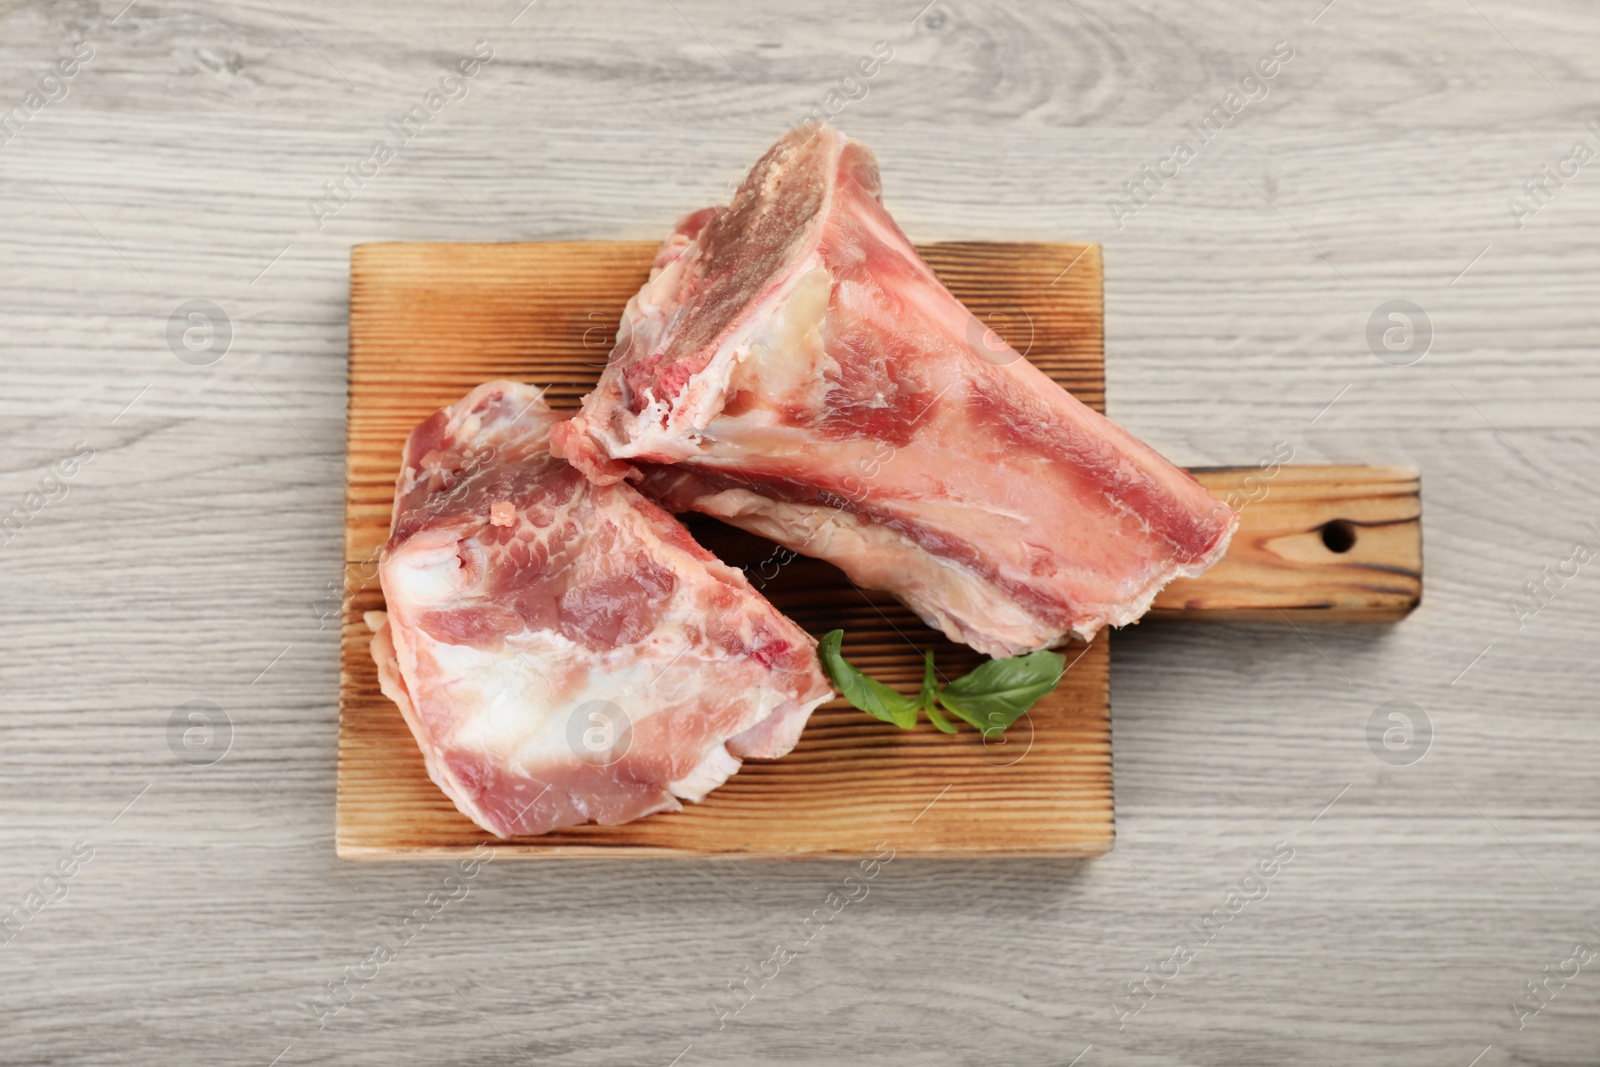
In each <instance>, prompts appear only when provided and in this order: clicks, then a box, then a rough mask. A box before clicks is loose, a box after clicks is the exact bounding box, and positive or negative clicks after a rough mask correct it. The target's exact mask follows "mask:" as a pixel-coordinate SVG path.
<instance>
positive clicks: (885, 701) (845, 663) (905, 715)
mask: <svg viewBox="0 0 1600 1067" xmlns="http://www.w3.org/2000/svg"><path fill="white" fill-rule="evenodd" d="M843 641H844V631H843V630H832V631H830V632H829V633H827V634H824V635H823V638H822V640H821V641H819V642H817V654H818V655H819V656H821V657H822V669H823V670H824V671H826V672H827V674H828V679H829V680H830V681H832V682H833V685H834V688H836V689H838V690H839V692H840V693H841V694H842V695H843V696H844V698H845V699H846V700H848V701H849V702H850V704H851V706H852V707H855V708H859V709H860V710H862V711H864V712H866V713H867V714H868V715H871V716H872V717H873V718H874V719H882V720H883V721H884V722H892V723H894V724H895V725H896V726H898V727H900V728H901V729H902V730H909V729H911V728H912V727H914V726H916V725H917V712H918V710H919V709H920V707H921V705H920V704H919V703H918V702H917V701H916V700H913V699H912V698H910V697H908V696H905V695H903V694H901V693H897V692H895V691H894V690H893V689H890V688H889V687H888V686H886V685H884V684H883V683H882V682H880V681H878V680H877V679H875V678H868V677H867V676H866V675H865V674H862V673H861V672H860V671H859V670H857V669H856V668H855V667H854V666H853V665H852V664H851V663H850V661H849V660H847V659H845V658H844V656H842V655H840V653H839V646H840V644H841V643H842V642H843Z"/></svg>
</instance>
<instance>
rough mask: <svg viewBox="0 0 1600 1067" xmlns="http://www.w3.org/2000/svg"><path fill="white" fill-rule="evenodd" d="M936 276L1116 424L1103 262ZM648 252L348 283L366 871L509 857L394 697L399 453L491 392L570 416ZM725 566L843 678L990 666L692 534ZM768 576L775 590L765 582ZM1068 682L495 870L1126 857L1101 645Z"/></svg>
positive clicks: (985, 252)
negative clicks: (830, 654) (514, 392)
mask: <svg viewBox="0 0 1600 1067" xmlns="http://www.w3.org/2000/svg"><path fill="white" fill-rule="evenodd" d="M921 252H922V254H923V256H924V257H925V258H926V259H927V260H928V261H929V263H931V264H932V265H933V267H934V269H935V270H937V271H938V272H939V274H940V277H941V278H942V279H943V280H944V281H945V283H946V284H947V285H948V286H949V287H950V288H951V290H952V292H954V293H955V294H956V296H957V297H959V298H961V299H962V300H963V301H964V302H966V303H967V304H968V306H969V307H971V308H972V309H973V313H974V314H976V315H978V316H979V317H980V318H981V319H983V321H985V322H989V323H992V324H993V326H992V328H994V329H995V330H996V331H997V332H1000V333H1002V334H1004V335H1005V336H1006V337H1007V339H1008V340H1009V341H1010V342H1011V343H1012V344H1013V345H1014V346H1015V347H1016V348H1017V349H1018V350H1019V351H1021V352H1024V353H1025V354H1026V355H1027V358H1029V359H1031V360H1032V361H1033V362H1034V363H1035V364H1036V365H1038V366H1039V367H1040V369H1042V370H1044V371H1045V372H1046V373H1047V374H1050V375H1051V376H1052V377H1053V378H1055V379H1056V380H1057V381H1059V382H1060V383H1061V384H1063V385H1064V386H1067V387H1069V388H1072V389H1073V390H1074V392H1076V393H1078V394H1079V395H1080V396H1081V397H1083V398H1085V400H1086V402H1088V403H1091V404H1093V405H1095V406H1096V407H1103V404H1104V392H1103V369H1104V364H1103V361H1102V353H1101V344H1102V339H1101V276H1100V250H1099V248H1097V247H1095V246H1093V245H1071V244H1031V245H1026V244H1025V245H1018V244H1009V245H1007V244H979V243H966V244H960V243H954V244H936V245H927V246H923V247H922V249H921ZM654 253H655V245H653V244H649V243H606V242H568V243H550V244H500V245H447V244H384V245H364V246H362V247H359V248H357V249H356V250H355V252H354V254H353V256H352V259H351V268H350V411H349V422H348V426H349V440H348V442H347V444H346V457H347V462H348V464H349V471H350V475H349V479H348V489H347V494H348V495H347V503H346V511H345V516H346V527H345V562H346V568H347V582H348V583H349V588H350V589H351V593H352V595H351V596H350V597H349V598H348V599H347V601H346V603H345V607H344V626H343V631H344V633H343V636H344V640H343V645H342V660H341V663H342V670H341V683H340V717H339V723H340V729H339V804H338V832H337V836H336V841H337V847H338V853H339V855H340V856H342V857H345V858H349V859H378V858H389V859H393V858H408V857H409V858H416V857H419V856H433V857H438V858H452V857H454V858H459V857H461V856H464V855H466V854H468V853H470V852H471V851H472V850H473V849H475V848H477V847H478V846H480V845H482V844H492V843H494V842H495V839H494V837H493V836H492V835H489V834H487V833H485V832H484V831H483V830H481V829H479V828H478V827H476V826H474V825H473V824H472V823H471V821H470V820H468V819H467V818H466V817H465V816H463V815H462V814H460V812H458V811H457V810H456V809H455V806H454V805H453V804H451V803H450V801H449V800H448V799H447V798H446V797H445V796H444V795H443V794H442V793H441V792H440V791H439V789H438V788H437V787H436V786H435V785H434V784H433V783H432V782H431V781H430V780H429V779H428V776H427V772H426V770H425V769H424V767H423V763H422V756H421V753H420V752H419V751H418V750H417V745H416V742H415V740H414V739H413V738H412V736H411V733H410V730H409V729H408V728H407V727H406V725H405V722H404V721H403V720H402V718H401V717H400V715H399V713H398V711H397V709H396V708H395V707H394V705H393V703H392V702H391V701H390V700H389V699H388V698H387V697H385V696H384V695H383V694H382V693H381V692H380V691H379V688H378V680H377V671H376V668H375V667H374V665H373V662H372V656H371V653H370V651H369V648H368V645H369V642H370V640H371V633H370V631H369V630H368V629H367V627H366V625H365V623H364V622H363V621H362V620H363V615H364V614H365V613H366V612H367V611H371V610H376V609H379V608H381V607H382V606H383V600H382V590H381V589H379V588H377V582H376V579H375V576H374V574H373V571H374V568H373V561H374V560H375V559H376V558H377V553H378V551H379V549H380V548H381V547H382V545H383V543H384V541H386V540H387V539H388V534H389V515H390V511H391V509H392V506H393V500H394V480H395V475H396V473H397V471H398V466H399V457H400V454H401V451H402V445H403V443H404V441H405V437H406V435H407V434H408V433H410V432H411V429H412V428H413V427H415V426H416V425H417V424H418V423H419V422H421V421H422V420H423V419H425V418H427V417H428V415H430V414H431V413H433V412H434V411H436V410H438V409H439V408H440V407H442V406H444V405H445V404H448V403H452V402H454V401H455V400H457V399H459V398H460V396H461V395H463V394H464V393H466V392H467V391H468V390H469V389H471V388H472V387H473V386H474V385H476V384H478V383H479V382H482V381H486V380H488V379H491V378H498V377H504V378H511V379H514V380H517V381H525V382H530V383H532V384H534V385H538V386H541V387H543V388H545V389H546V391H547V392H546V395H547V396H548V397H549V399H550V402H551V404H552V405H553V406H555V407H558V408H559V407H573V406H576V404H577V401H578V399H579V398H580V397H582V396H583V395H584V394H585V393H587V392H588V391H589V390H590V389H591V388H593V386H594V383H595V381H596V380H597V379H598V378H599V374H600V370H601V369H602V368H603V367H604V365H605V358H606V355H607V354H608V353H609V351H610V343H611V340H612V338H613V337H614V335H615V323H617V322H618V321H619V320H620V318H621V312H622V306H623V305H624V304H625V303H626V302H627V299H628V297H630V296H632V295H633V293H634V292H635V291H637V289H638V288H639V286H640V285H641V284H642V283H643V281H644V278H645V276H646V274H647V273H648V271H649V265H650V260H651V258H652V257H653V255H654ZM693 528H694V529H695V530H696V531H697V532H698V533H699V535H700V536H701V538H702V541H703V542H705V543H706V544H707V547H710V548H712V549H713V551H715V552H717V554H718V555H719V556H720V557H721V558H722V559H723V560H724V562H727V563H730V564H733V565H735V566H742V567H744V568H746V570H747V572H748V573H750V574H751V575H752V581H753V582H755V583H756V584H757V585H758V586H759V587H760V588H761V591H762V593H763V594H764V595H765V596H767V598H768V599H769V600H771V601H772V603H773V604H774V605H775V606H776V607H777V608H778V610H780V611H782V612H784V613H785V614H786V615H788V616H789V617H791V618H793V619H794V620H795V621H797V622H798V623H800V625H801V626H803V627H805V628H806V629H807V630H808V631H810V632H811V633H812V634H813V635H818V636H820V635H821V634H823V633H825V632H827V631H828V630H832V629H835V628H842V629H843V630H844V631H845V635H846V641H845V646H844V652H845V655H846V656H847V657H849V658H850V659H851V661H852V662H855V663H857V664H859V665H861V666H862V667H863V668H864V669H866V670H868V671H870V672H871V673H872V674H873V675H874V676H875V677H877V678H879V679H881V680H883V681H885V682H887V683H889V684H898V685H899V686H901V687H902V688H907V689H912V690H914V689H915V688H916V687H917V686H918V685H920V684H921V678H922V652H923V650H924V649H933V650H934V651H935V653H936V657H937V660H938V662H939V664H940V667H941V671H942V672H943V675H944V677H945V678H947V679H948V678H954V677H958V676H959V675H961V674H964V673H966V672H967V671H968V670H971V669H972V668H973V667H974V666H976V665H977V663H978V662H980V661H981V657H978V656H976V655H974V654H973V653H972V652H971V651H970V650H968V649H965V648H962V647H959V646H956V645H953V644H952V643H951V642H949V641H947V640H945V639H944V638H943V637H942V635H940V634H937V633H935V632H934V631H931V630H929V629H928V628H927V627H925V626H923V625H922V624H921V622H920V621H919V620H918V619H916V617H915V616H913V615H912V614H911V613H910V612H909V611H907V610H906V609H904V608H903V607H900V606H899V605H898V604H896V603H895V602H894V601H893V600H892V599H890V598H887V597H883V596H869V595H867V594H864V593H862V592H861V591H859V590H857V589H856V588H855V587H853V586H852V585H851V584H850V583H849V582H848V581H847V580H845V578H844V576H843V575H841V574H840V573H839V572H838V571H836V570H834V569H833V568H832V567H828V566H826V565H824V564H820V563H817V562H815V561H811V560H795V561H793V562H788V563H785V564H784V565H783V566H781V567H779V566H776V565H771V564H768V563H766V562H765V561H768V560H770V559H771V558H772V556H771V553H772V549H773V546H771V545H764V544H763V543H762V542H760V541H759V539H757V538H753V537H748V536H744V535H739V534H738V532H737V531H734V530H730V529H727V528H725V527H719V524H717V523H713V522H710V521H708V520H701V521H697V522H696V523H695V524H694V527H693ZM769 572H770V573H769ZM1066 653H1067V655H1068V656H1069V663H1070V664H1071V666H1070V669H1069V670H1068V671H1067V672H1066V674H1065V675H1064V676H1063V679H1062V682H1061V684H1060V685H1058V686H1057V687H1056V689H1055V691H1054V692H1052V693H1051V694H1049V695H1048V696H1047V697H1045V698H1044V699H1042V700H1041V701H1039V703H1038V704H1036V705H1034V707H1033V709H1032V710H1031V711H1030V712H1029V714H1028V717H1027V719H1026V721H1024V722H1021V723H1019V724H1018V725H1016V726H1013V727H1012V729H1011V730H1010V731H1008V735H1007V737H1006V738H1004V739H997V740H995V741H993V742H985V741H984V739H983V738H982V737H981V736H980V735H979V734H978V733H977V732H976V731H971V730H967V731H963V732H962V733H959V734H956V735H954V736H946V735H944V734H941V733H938V732H937V731H935V730H933V729H932V728H931V727H926V728H924V729H920V730H914V731H910V732H907V731H903V730H900V729H898V728H896V727H894V726H892V725H889V724H886V723H881V722H878V721H876V720H874V719H871V718H869V717H868V716H865V715H863V714H861V713H860V712H859V711H856V710H854V709H853V708H851V707H850V706H849V705H847V704H846V703H845V702H844V701H843V700H834V701H833V702H831V703H829V704H827V705H825V706H824V707H822V708H821V709H819V710H818V711H817V712H816V713H815V714H813V716H812V718H811V721H810V722H809V723H808V725H807V727H806V730H805V733H804V735H803V736H802V737H801V739H800V743H799V745H798V746H797V747H796V748H795V750H794V751H793V752H791V753H790V754H789V755H788V756H785V757H784V758H783V759H781V760H775V761H749V762H747V763H746V764H745V766H744V769H743V770H741V771H740V772H739V774H737V775H736V776H734V777H733V778H732V779H730V780H729V781H728V783H727V784H725V785H723V786H721V787H719V788H718V789H716V790H715V791H713V792H712V793H711V795H710V796H709V797H707V798H706V800H705V801H704V802H703V803H700V804H691V805H688V806H686V808H685V810H684V811H682V812H679V813H675V814H670V815H656V816H651V817H649V818H646V819H641V820H639V821H637V822H633V823H629V824H627V825H624V826H581V827H574V828H571V829H566V830H559V831H555V832H553V833H549V834H545V835H543V836H541V837H537V838H528V839H524V840H519V841H515V842H512V843H509V844H500V845H497V846H496V855H497V856H504V857H507V858H511V857H516V858H584V857H589V858H593V857H596V856H634V857H668V856H705V857H708V858H716V857H717V856H727V855H751V856H758V857H776V858H788V857H827V856H833V857H846V858H861V857H865V856H871V855H873V854H874V852H875V850H876V848H877V846H878V845H880V844H881V843H883V842H884V840H885V839H884V836H883V828H884V826H885V825H890V826H905V827H907V828H908V833H907V836H906V837H905V838H903V839H902V840H901V842H900V843H899V844H898V845H897V846H895V847H896V848H897V849H898V850H899V851H900V852H902V853H904V854H910V855H925V856H942V857H954V856H967V857H971V856H989V857H999V856H1026V855H1033V856H1041V855H1057V856H1061V855H1067V856H1088V855H1098V854H1100V853H1103V852H1105V851H1106V850H1107V849H1109V848H1110V847H1111V845H1112V843H1113V840H1114V828H1113V823H1112V814H1111V805H1112V796H1111V709H1110V702H1109V696H1108V693H1107V686H1108V673H1109V662H1108V657H1107V640H1106V639H1105V637H1103V636H1102V637H1101V638H1100V639H1099V640H1096V641H1095V642H1093V643H1092V644H1090V645H1087V646H1085V645H1082V644H1080V645H1077V646H1075V647H1069V648H1068V649H1067V650H1066Z"/></svg>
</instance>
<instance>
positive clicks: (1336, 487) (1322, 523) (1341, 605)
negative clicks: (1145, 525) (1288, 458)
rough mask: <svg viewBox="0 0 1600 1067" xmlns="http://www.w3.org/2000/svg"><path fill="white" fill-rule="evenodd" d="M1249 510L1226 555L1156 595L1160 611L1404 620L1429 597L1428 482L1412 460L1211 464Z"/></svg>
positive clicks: (1222, 490) (1214, 489)
mask: <svg viewBox="0 0 1600 1067" xmlns="http://www.w3.org/2000/svg"><path fill="white" fill-rule="evenodd" d="M1191 473H1192V474H1193V475H1194V476H1195V477H1196V478H1197V479H1199V481H1200V484H1202V485H1204V486H1205V487H1206V488H1207V489H1209V490H1210V491H1211V493H1212V495H1213V496H1215V497H1217V498H1218V499H1219V500H1222V501H1224V502H1226V503H1227V504H1228V506H1229V507H1231V508H1233V509H1234V510H1235V511H1237V512H1238V513H1239V530H1238V532H1237V533H1235V534H1234V536H1233V542H1232V544H1230V545H1229V546H1228V554H1227V555H1226V556H1225V557H1223V559H1222V561H1221V562H1219V563H1218V564H1217V565H1216V566H1214V567H1212V568H1211V569H1210V570H1209V571H1207V572H1206V573H1205V574H1203V575H1201V576H1200V577H1198V578H1180V579H1178V580H1177V581H1175V582H1173V583H1172V584H1171V585H1169V586H1167V587H1166V588H1165V589H1163V590H1162V591H1161V593H1160V594H1159V595H1158V596H1157V597H1156V600H1155V604H1154V605H1153V606H1152V608H1151V614H1152V615H1153V616H1155V617H1169V618H1184V619H1192V618H1199V619H1205V618H1215V619H1237V620H1251V619H1261V620H1267V621H1276V622H1281V621H1283V620H1284V619H1285V618H1288V619H1293V620H1295V621H1299V620H1304V619H1313V620H1326V621H1331V622H1374V621H1376V622H1382V621H1389V620H1394V619H1399V618H1402V617H1404V616H1405V615H1406V614H1408V613H1409V612H1410V611H1411V610H1412V609H1413V608H1415V607H1416V606H1417V605H1418V604H1419V603H1420V602H1421V601H1422V482H1421V478H1420V476H1419V475H1418V473H1417V471H1415V470H1413V469H1411V468H1409V467H1344V466H1329V467H1283V466H1268V467H1266V468H1261V467H1208V468H1201V469H1196V470H1194V471H1192V472H1191Z"/></svg>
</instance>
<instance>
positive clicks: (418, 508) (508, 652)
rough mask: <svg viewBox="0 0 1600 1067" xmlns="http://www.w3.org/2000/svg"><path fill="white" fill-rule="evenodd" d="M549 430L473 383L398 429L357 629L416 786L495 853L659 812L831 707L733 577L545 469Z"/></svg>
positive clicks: (530, 392) (671, 536)
mask: <svg viewBox="0 0 1600 1067" xmlns="http://www.w3.org/2000/svg"><path fill="white" fill-rule="evenodd" d="M559 418H560V416H558V415H557V414H556V413H554V412H552V411H550V410H549V409H548V408H546V407H545V405H544V402H543V401H542V400H541V399H540V397H539V392H538V391H537V390H535V389H532V388H530V387H528V386H523V385H518V384H516V383H513V382H489V383H487V384H485V385H480V386H479V387H478V388H476V389H474V390H473V391H472V392H471V393H469V394H467V396H466V397H465V399H463V400H461V401H460V402H459V403H457V404H455V405H453V406H451V407H448V408H445V409H444V410H442V411H440V412H438V413H437V414H435V415H434V416H433V417H432V418H430V419H428V420H427V421H426V422H424V423H423V424H422V425H421V426H418V427H417V428H416V430H414V431H413V432H412V434H411V437H410V439H409V440H408V441H407V442H406V451H405V457H404V460H403V464H402V468H401V472H400V478H399V482H398V484H397V486H396V489H395V507H394V525H393V530H392V534H391V536H390V538H389V543H388V545H387V546H386V547H385V548H384V550H383V554H382V558H381V562H380V564H379V574H380V576H381V578H382V582H383V591H384V596H385V599H386V600H387V606H388V610H387V613H386V614H380V613H373V616H372V618H371V620H370V621H371V623H372V624H373V626H374V629H375V631H376V635H375V636H374V638H373V641H372V654H373V658H374V659H375V660H376V661H377V663H378V674H379V679H380V682H381V684H382V686H383V691H384V693H386V694H387V695H388V696H389V697H390V698H391V699H393V700H394V702H395V703H396V704H398V705H399V707H400V710H401V712H402V713H403V714H404V716H405V719H406V722H407V724H409V725H410V727H411V732H412V733H413V734H414V735H415V737H416V739H417V744H418V745H419V746H420V747H421V749H422V754H423V756H424V757H425V759H426V762H427V767H428V774H429V776H430V777H432V779H433V780H434V782H436V783H437V784H438V786H439V788H440V789H442V790H444V792H445V794H446V795H447V796H449V797H450V799H451V800H453V801H455V804H456V806H457V807H458V808H460V809H461V811H462V812H463V813H464V814H465V815H467V816H468V817H469V818H470V819H472V820H473V821H474V822H476V823H477V824H478V825H479V826H482V827H483V828H484V829H486V830H488V831H490V832H491V833H494V834H497V835H499V836H501V837H511V836H517V835H524V834H540V833H544V832H546V831H548V830H553V829H555V828H557V827H561V826H570V825H573V824H575V823H583V822H598V823H607V824H613V823H621V822H627V821H629V820H632V819H637V818H639V817H640V816H642V815H648V814H650V813H651V812H656V811H676V810H678V809H679V808H680V807H681V806H682V805H681V804H680V803H679V801H680V800H695V801H698V800H701V799H703V798H704V797H705V795H706V793H708V792H709V791H710V790H712V789H714V788H716V787H717V786H719V785H721V784H722V783H723V782H724V781H725V780H726V779H727V778H728V776H729V775H731V774H733V773H734V772H735V771H737V770H738V769H739V762H740V759H741V758H743V757H759V758H767V759H770V758H774V757H777V756H782V755H784V754H785V753H787V752H788V751H789V750H790V749H791V748H793V747H794V744H795V741H796V740H798V738H799V736H800V731H801V728H802V727H804V725H805V722H806V719H807V717H808V716H809V715H810V714H811V710H812V709H813V708H815V707H816V706H817V705H818V704H820V703H821V702H822V701H824V700H826V699H828V698H829V697H830V696H832V690H831V689H830V688H829V686H828V684H827V681H826V680H825V679H824V677H823V675H822V672H821V668H820V666H819V664H818V662H817V655H816V643H815V642H814V641H813V640H812V639H811V638H810V637H809V636H808V635H807V634H806V633H805V632H804V631H803V630H801V629H800V628H799V627H798V626H796V625H795V624H794V623H792V622H790V621H789V620H788V619H786V618H784V617H783V616H782V615H780V614H778V612H777V611H776V610H775V609H774V608H773V607H772V605H771V604H768V603H767V602H766V600H765V599H763V598H762V597H761V595H760V594H758V593H757V592H755V590H753V589H752V588H751V587H750V585H749V583H748V582H747V581H745V578H744V575H743V573H742V572H740V571H738V570H735V569H733V568H731V567H727V566H725V565H723V564H722V563H720V562H718V561H717V560H716V559H715V558H714V557H712V556H711V555H710V554H709V553H708V552H706V551H705V550H704V549H703V548H701V547H700V546H699V545H698V544H696V543H695V541H694V539H693V538H691V537H690V536H689V533H688V531H687V530H685V529H684V528H683V526H682V524H680V523H679V522H678V520H677V519H675V518H673V517H672V516H671V515H669V514H667V513H666V512H664V511H662V510H661V509H660V508H659V507H657V506H656V505H655V504H652V503H651V502H650V501H648V500H646V499H645V498H644V497H642V496H640V495H639V493H638V491H637V490H635V489H634V488H633V487H632V486H629V485H625V484H618V485H609V486H601V485H594V484H592V483H590V482H589V481H587V480H586V479H585V478H584V477H583V475H582V474H580V473H579V472H578V471H577V470H575V469H573V468H572V467H570V466H568V465H567V464H566V463H565V462H563V461H562V460H559V459H556V458H555V457H553V456H551V455H550V453H549V449H548V438H549V433H550V427H551V426H552V425H554V424H556V423H557V421H558V420H559ZM508 509H509V511H508Z"/></svg>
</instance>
